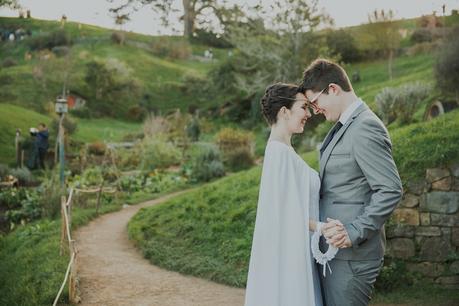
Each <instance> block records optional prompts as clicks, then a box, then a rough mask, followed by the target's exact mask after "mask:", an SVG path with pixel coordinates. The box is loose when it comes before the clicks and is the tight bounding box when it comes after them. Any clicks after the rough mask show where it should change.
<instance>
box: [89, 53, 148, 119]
mask: <svg viewBox="0 0 459 306" xmlns="http://www.w3.org/2000/svg"><path fill="white" fill-rule="evenodd" d="M131 73H132V69H130V68H129V66H128V65H127V64H125V63H124V62H122V61H119V60H117V59H113V58H109V59H107V60H103V61H101V60H93V61H90V62H89V63H87V64H86V75H85V77H84V80H85V82H86V93H87V94H88V99H89V100H91V101H93V102H94V103H91V104H90V107H91V110H92V111H94V113H96V114H97V115H99V116H119V117H125V116H126V113H127V110H128V109H129V106H130V105H132V104H133V103H132V101H137V100H138V99H139V98H140V95H141V88H142V85H141V83H140V81H139V80H138V79H136V78H135V77H133V76H132V75H131Z"/></svg>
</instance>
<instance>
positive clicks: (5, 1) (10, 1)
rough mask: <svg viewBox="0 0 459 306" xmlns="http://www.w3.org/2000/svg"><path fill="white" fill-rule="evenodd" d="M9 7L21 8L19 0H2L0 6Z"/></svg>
mask: <svg viewBox="0 0 459 306" xmlns="http://www.w3.org/2000/svg"><path fill="white" fill-rule="evenodd" d="M4 6H6V7H9V8H12V9H18V8H20V5H19V2H18V0H0V7H4Z"/></svg>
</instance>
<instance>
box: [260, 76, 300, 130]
mask: <svg viewBox="0 0 459 306" xmlns="http://www.w3.org/2000/svg"><path fill="white" fill-rule="evenodd" d="M297 93H298V86H297V85H295V84H286V83H276V84H272V85H269V86H268V87H267V88H266V90H265V94H264V95H263V97H262V98H261V101H260V104H261V112H262V114H263V116H264V117H265V119H266V121H267V122H268V124H269V125H273V124H275V123H276V122H277V114H278V113H279V110H280V109H281V108H282V107H284V106H285V107H286V108H288V109H291V108H292V105H293V103H295V99H296V94H297Z"/></svg>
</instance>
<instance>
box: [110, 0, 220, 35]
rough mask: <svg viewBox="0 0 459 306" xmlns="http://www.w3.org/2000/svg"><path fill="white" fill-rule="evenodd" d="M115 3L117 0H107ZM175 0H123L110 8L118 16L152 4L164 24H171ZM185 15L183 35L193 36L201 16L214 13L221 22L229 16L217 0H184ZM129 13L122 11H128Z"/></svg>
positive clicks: (183, 17) (181, 18)
mask: <svg viewBox="0 0 459 306" xmlns="http://www.w3.org/2000/svg"><path fill="white" fill-rule="evenodd" d="M107 1H108V2H110V3H113V2H114V1H115V0H107ZM172 4H173V0H123V4H121V5H118V6H116V7H114V8H111V9H110V12H112V13H114V14H115V15H116V16H119V15H128V14H130V13H131V12H132V11H133V10H134V11H136V10H138V9H139V5H140V6H145V5H148V6H151V7H152V8H153V10H154V11H155V12H157V13H160V14H161V21H162V23H163V25H165V26H168V25H169V16H170V13H171V12H173V11H174V10H173V8H172ZM182 9H183V15H182V16H181V17H180V20H181V21H183V25H184V29H183V35H184V36H185V37H188V38H191V37H192V36H193V33H194V32H195V30H196V25H197V21H198V19H199V17H200V16H204V15H208V14H213V16H215V17H216V18H217V19H218V20H219V21H220V22H224V20H225V17H228V14H227V11H228V9H225V7H224V6H223V5H221V4H219V3H217V0H182ZM126 11H127V13H122V12H126Z"/></svg>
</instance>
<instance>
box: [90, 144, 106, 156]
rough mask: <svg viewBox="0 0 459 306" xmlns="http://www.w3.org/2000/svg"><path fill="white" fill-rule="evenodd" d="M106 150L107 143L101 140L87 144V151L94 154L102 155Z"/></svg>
mask: <svg viewBox="0 0 459 306" xmlns="http://www.w3.org/2000/svg"><path fill="white" fill-rule="evenodd" d="M106 151H107V145H106V144H105V143H103V142H102V141H95V142H93V143H90V144H88V151H87V152H88V153H89V154H94V155H99V156H101V155H104V154H105V152H106Z"/></svg>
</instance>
